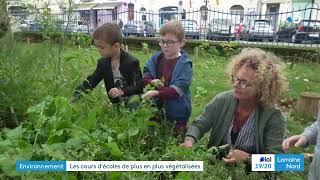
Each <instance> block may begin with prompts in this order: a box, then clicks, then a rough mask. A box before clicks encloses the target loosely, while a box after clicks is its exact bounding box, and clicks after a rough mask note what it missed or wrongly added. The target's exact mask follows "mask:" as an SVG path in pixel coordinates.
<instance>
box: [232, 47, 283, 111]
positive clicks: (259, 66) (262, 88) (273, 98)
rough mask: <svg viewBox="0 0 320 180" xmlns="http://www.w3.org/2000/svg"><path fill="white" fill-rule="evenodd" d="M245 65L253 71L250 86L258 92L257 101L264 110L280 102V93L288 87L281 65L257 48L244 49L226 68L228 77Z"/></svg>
mask: <svg viewBox="0 0 320 180" xmlns="http://www.w3.org/2000/svg"><path fill="white" fill-rule="evenodd" d="M243 65H246V66H247V67H250V68H252V69H253V70H254V71H255V77H254V80H253V82H252V84H255V86H256V89H257V91H258V101H259V103H260V104H261V105H262V106H263V107H265V108H272V107H274V106H275V105H276V104H277V102H279V100H280V96H281V93H282V92H283V91H285V90H286V89H287V87H288V81H287V78H286V77H285V76H284V74H283V67H284V66H283V65H284V64H283V63H282V62H281V60H280V59H279V58H278V57H277V56H275V55H274V54H271V53H267V52H266V51H264V50H262V49H259V48H245V49H243V50H242V51H241V52H240V53H239V54H238V55H236V56H234V57H233V58H232V59H231V62H230V63H229V67H228V74H229V75H230V77H231V76H232V75H235V74H236V73H237V72H238V71H239V69H240V68H241V67H242V66H243Z"/></svg>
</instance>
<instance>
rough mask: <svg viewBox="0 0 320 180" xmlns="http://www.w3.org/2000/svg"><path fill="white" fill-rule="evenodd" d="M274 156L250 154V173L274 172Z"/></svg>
mask: <svg viewBox="0 0 320 180" xmlns="http://www.w3.org/2000/svg"><path fill="white" fill-rule="evenodd" d="M274 157H275V156H274V154H252V157H251V160H252V163H251V170H252V171H274V169H275V163H274Z"/></svg>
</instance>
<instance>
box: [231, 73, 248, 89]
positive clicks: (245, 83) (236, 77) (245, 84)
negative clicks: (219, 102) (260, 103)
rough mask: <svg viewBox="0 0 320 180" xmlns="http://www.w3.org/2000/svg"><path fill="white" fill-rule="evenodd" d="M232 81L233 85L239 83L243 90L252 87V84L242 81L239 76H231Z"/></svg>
mask: <svg viewBox="0 0 320 180" xmlns="http://www.w3.org/2000/svg"><path fill="white" fill-rule="evenodd" d="M231 81H232V83H233V84H234V83H235V82H237V83H239V85H240V87H241V88H243V89H244V88H247V87H249V86H252V84H250V83H249V82H248V81H247V80H245V79H241V78H239V76H234V75H232V76H231Z"/></svg>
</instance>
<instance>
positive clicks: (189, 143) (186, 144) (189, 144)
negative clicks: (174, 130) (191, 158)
mask: <svg viewBox="0 0 320 180" xmlns="http://www.w3.org/2000/svg"><path fill="white" fill-rule="evenodd" d="M193 142H194V141H193V140H192V139H185V140H184V142H183V143H182V144H180V147H186V148H191V147H192V145H193Z"/></svg>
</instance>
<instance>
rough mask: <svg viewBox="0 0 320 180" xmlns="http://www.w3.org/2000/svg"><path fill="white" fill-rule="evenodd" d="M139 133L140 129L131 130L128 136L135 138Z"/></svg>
mask: <svg viewBox="0 0 320 180" xmlns="http://www.w3.org/2000/svg"><path fill="white" fill-rule="evenodd" d="M138 133H139V129H138V128H130V129H129V131H128V135H129V137H131V136H135V135H137V134H138Z"/></svg>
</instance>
